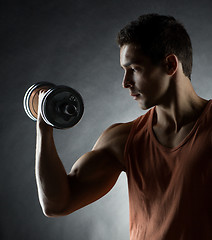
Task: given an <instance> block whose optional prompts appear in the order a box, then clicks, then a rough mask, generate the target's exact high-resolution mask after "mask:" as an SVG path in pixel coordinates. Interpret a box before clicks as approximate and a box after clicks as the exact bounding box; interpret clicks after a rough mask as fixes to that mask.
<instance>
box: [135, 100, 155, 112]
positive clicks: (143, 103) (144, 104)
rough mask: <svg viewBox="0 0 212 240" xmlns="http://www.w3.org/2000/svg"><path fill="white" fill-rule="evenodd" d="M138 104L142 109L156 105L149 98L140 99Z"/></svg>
mask: <svg viewBox="0 0 212 240" xmlns="http://www.w3.org/2000/svg"><path fill="white" fill-rule="evenodd" d="M138 104H139V106H140V108H141V109H142V110H148V109H150V108H152V107H154V106H155V105H154V104H153V103H152V102H150V101H147V100H140V101H138Z"/></svg>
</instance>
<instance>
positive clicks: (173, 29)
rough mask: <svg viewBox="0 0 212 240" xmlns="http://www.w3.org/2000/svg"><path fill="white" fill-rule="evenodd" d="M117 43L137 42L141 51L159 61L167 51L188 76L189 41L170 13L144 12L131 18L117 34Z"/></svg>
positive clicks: (190, 64) (189, 68)
mask: <svg viewBox="0 0 212 240" xmlns="http://www.w3.org/2000/svg"><path fill="white" fill-rule="evenodd" d="M117 42H118V44H119V46H120V47H122V46H123V45H125V44H130V43H132V44H136V45H138V46H139V47H140V48H141V51H142V54H144V55H145V56H148V57H150V59H151V60H152V62H153V64H159V63H160V62H161V61H162V60H163V59H164V58H165V57H166V56H168V55H169V54H175V55H176V56H177V57H178V59H179V61H180V62H181V63H182V67H183V72H184V74H185V76H187V77H188V78H189V79H190V80H191V71H192V44H191V40H190V37H189V35H188V33H187V31H186V30H185V28H184V26H183V25H182V24H181V23H180V22H178V21H177V20H176V19H175V18H174V17H172V16H164V15H159V14H154V13H151V14H145V15H141V16H140V17H138V19H137V20H135V21H132V22H130V23H129V24H128V25H126V26H125V27H124V28H122V29H121V30H120V32H119V33H118V36H117Z"/></svg>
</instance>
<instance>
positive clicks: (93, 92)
mask: <svg viewBox="0 0 212 240" xmlns="http://www.w3.org/2000/svg"><path fill="white" fill-rule="evenodd" d="M0 4H1V6H0V21H1V27H0V31H1V34H0V41H1V44H0V49H1V51H0V80H1V94H0V98H1V99H0V100H1V101H0V103H1V105H0V106H1V114H0V120H1V125H0V127H1V174H0V183H1V185H0V194H1V196H0V197H1V198H0V199H1V200H0V201H1V204H0V212H1V215H0V221H1V222H0V238H1V239H2V240H7V239H17V240H19V239H27V240H34V239H41V240H43V239H51V240H58V239H61V240H63V239H72V240H84V239H87V240H108V239H112V240H127V239H129V230H128V228H129V227H128V224H129V221H128V214H129V213H128V195H127V181H126V176H125V174H121V176H120V178H119V180H118V182H117V184H116V186H115V187H114V188H113V190H112V191H111V192H110V193H109V194H108V195H106V196H105V197H104V198H102V199H101V200H99V201H97V202H95V203H93V204H91V205H90V206H87V207H85V208H83V209H81V210H79V211H77V212H75V213H73V214H72V215H69V216H66V217H61V218H47V217H45V216H44V215H43V213H42V211H41V208H40V205H39V202H38V197H37V192H36V184H35V177H34V152H35V123H34V122H33V121H32V120H30V119H29V118H28V117H27V116H26V114H25V112H24V111H23V105H22V101H23V95H24V93H25V91H26V89H27V88H28V87H29V86H30V85H32V84H33V83H35V82H38V81H51V82H53V83H55V84H65V85H68V86H71V87H73V88H75V89H77V90H78V91H79V92H80V93H81V94H82V96H83V98H84V102H85V113H84V116H83V119H82V120H81V122H80V123H79V124H78V125H77V126H75V127H74V128H72V129H69V130H55V131H54V135H55V142H56V146H57V149H58V152H59V155H60V157H61V159H62V160H63V163H64V166H65V168H66V170H67V172H68V171H70V169H71V166H72V164H73V163H74V162H75V160H76V159H77V158H78V157H80V156H81V155H82V154H83V153H85V152H87V151H89V150H90V149H91V148H92V146H93V144H94V143H95V141H96V139H97V138H98V136H99V135H100V134H101V132H102V131H103V130H104V129H105V128H107V127H108V126H110V125H111V124H112V123H116V122H126V121H130V120H133V119H134V118H136V117H137V116H139V115H140V114H143V113H144V112H143V111H141V110H140V109H139V107H138V106H137V104H136V102H135V101H133V100H132V99H131V98H130V97H129V95H128V91H126V90H124V89H122V87H121V81H122V75H123V72H122V70H121V68H120V66H119V49H118V47H117V45H116V42H115V38H116V34H117V32H118V31H119V29H120V28H121V27H123V26H124V25H125V24H126V23H128V22H129V21H131V20H133V19H135V18H137V16H139V15H141V14H144V13H150V12H156V13H162V14H169V15H173V16H175V17H176V18H177V19H178V20H180V21H181V22H183V23H184V25H185V27H186V28H187V30H188V32H189V34H190V36H191V39H192V43H193V48H194V68H193V74H192V83H193V86H194V88H195V90H196V91H197V93H198V94H199V95H200V96H201V97H204V98H206V99H209V98H210V97H211V89H212V83H211V60H212V54H211V53H212V50H211V42H212V14H211V10H212V4H211V1H210V0H208V1H204V0H202V1H185V2H184V1H168V0H161V1H158V0H148V1H141V0H131V1H126V0H113V1H112V0H107V1H106V0H103V1H98V0H96V1H91V0H84V1H82V0H78V1H77V0H76V1H73V0H70V1H65V0H64V1H63V0H62V1H56V0H51V1H44V0H43V1H29V0H28V1H18V0H17V1H9V0H8V1H3V0H1V3H0Z"/></svg>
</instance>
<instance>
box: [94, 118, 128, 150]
mask: <svg viewBox="0 0 212 240" xmlns="http://www.w3.org/2000/svg"><path fill="white" fill-rule="evenodd" d="M132 124H133V122H128V123H116V124H113V125H111V126H110V127H108V128H107V129H106V130H104V131H103V133H102V134H101V135H100V137H99V139H98V140H97V142H96V144H95V145H94V148H100V147H104V146H107V145H111V144H112V143H114V141H123V140H124V139H125V138H127V137H128V135H129V132H130V129H131V127H132Z"/></svg>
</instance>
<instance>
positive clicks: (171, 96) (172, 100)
mask: <svg viewBox="0 0 212 240" xmlns="http://www.w3.org/2000/svg"><path fill="white" fill-rule="evenodd" d="M170 83H171V84H170V87H169V90H168V91H167V94H166V95H165V96H164V97H163V99H161V101H160V103H159V104H158V105H157V106H156V118H155V124H157V125H158V126H160V127H163V128H167V129H169V130H170V131H174V132H176V133H177V132H178V131H179V130H180V129H181V127H183V126H185V125H186V124H189V123H191V122H194V121H196V119H197V118H198V116H199V115H200V114H201V112H202V110H203V109H204V107H205V105H206V103H207V102H208V101H207V100H205V99H202V98H201V97H199V96H198V95H197V94H196V92H195V91H194V89H193V87H192V84H191V81H190V80H189V79H188V78H187V77H185V76H184V75H183V76H181V77H178V78H177V77H176V78H175V79H171V81H170Z"/></svg>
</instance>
